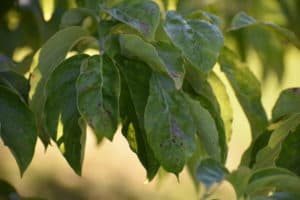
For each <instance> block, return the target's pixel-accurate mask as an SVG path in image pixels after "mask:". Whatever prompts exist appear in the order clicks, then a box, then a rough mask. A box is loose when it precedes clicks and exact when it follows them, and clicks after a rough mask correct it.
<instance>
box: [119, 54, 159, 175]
mask: <svg viewBox="0 0 300 200" xmlns="http://www.w3.org/2000/svg"><path fill="white" fill-rule="evenodd" d="M118 64H119V68H120V71H121V72H122V73H121V74H122V80H123V83H122V90H121V91H122V92H121V97H120V107H121V108H120V113H121V118H122V125H123V128H122V132H123V135H124V136H125V137H126V138H127V140H128V143H129V145H130V147H131V149H132V150H133V151H134V152H135V153H136V154H137V156H138V158H139V160H140V161H141V163H142V164H143V166H144V167H145V169H146V171H147V178H148V180H152V179H153V178H154V176H155V175H156V173H157V171H158V169H159V166H160V165H159V163H158V161H157V159H156V158H155V156H154V153H153V150H152V149H151V147H150V145H149V142H148V140H147V135H146V132H145V127H144V113H145V107H146V103H147V99H148V96H149V80H150V77H151V70H150V69H149V67H148V66H146V65H145V64H144V63H142V62H140V61H134V60H129V59H126V58H123V57H121V58H119V59H118ZM137 74H139V75H138V76H137Z"/></svg>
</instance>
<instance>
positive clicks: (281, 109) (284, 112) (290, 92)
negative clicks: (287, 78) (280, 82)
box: [272, 88, 300, 122]
mask: <svg viewBox="0 0 300 200" xmlns="http://www.w3.org/2000/svg"><path fill="white" fill-rule="evenodd" d="M297 112H300V88H289V89H285V90H283V91H282V92H281V94H280V96H279V98H278V99H277V101H276V103H275V105H274V107H273V110H272V121H273V122H276V121H278V120H280V119H281V118H283V117H287V116H289V115H291V114H293V113H297Z"/></svg>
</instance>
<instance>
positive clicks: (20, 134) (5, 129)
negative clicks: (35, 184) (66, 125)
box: [0, 86, 37, 175]
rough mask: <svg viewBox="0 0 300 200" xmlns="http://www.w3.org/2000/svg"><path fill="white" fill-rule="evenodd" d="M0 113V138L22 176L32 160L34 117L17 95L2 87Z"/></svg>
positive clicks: (0, 88)
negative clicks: (12, 156)
mask: <svg viewBox="0 0 300 200" xmlns="http://www.w3.org/2000/svg"><path fill="white" fill-rule="evenodd" d="M0 113H1V114H0V136H1V138H2V140H3V142H4V144H5V145H6V146H8V148H9V149H10V151H11V152H12V154H13V155H14V157H15V159H16V161H17V163H18V166H19V169H20V172H21V175H23V173H24V171H25V170H26V169H27V167H28V165H29V164H30V162H31V160H32V157H33V154H34V150H35V144H36V140H37V129H36V124H35V120H34V116H33V114H32V112H31V111H30V110H29V108H28V107H27V105H25V103H24V101H22V100H21V98H20V97H19V96H18V95H16V94H15V93H14V92H12V91H11V90H9V89H7V88H4V87H2V86H0Z"/></svg>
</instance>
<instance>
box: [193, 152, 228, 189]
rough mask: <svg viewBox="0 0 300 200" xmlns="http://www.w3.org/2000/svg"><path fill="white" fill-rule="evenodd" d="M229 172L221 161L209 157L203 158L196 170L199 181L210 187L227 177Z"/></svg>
mask: <svg viewBox="0 0 300 200" xmlns="http://www.w3.org/2000/svg"><path fill="white" fill-rule="evenodd" d="M227 173H228V171H227V169H226V168H224V167H223V166H222V165H221V164H220V163H219V162H217V161H215V160H213V159H210V158H207V159H203V160H201V162H200V164H199V166H198V168H197V170H196V177H197V179H198V181H199V182H200V183H202V184H204V185H205V187H206V188H207V189H208V188H210V187H211V186H212V185H214V184H219V183H221V182H222V181H223V180H224V179H225V176H226V174H227Z"/></svg>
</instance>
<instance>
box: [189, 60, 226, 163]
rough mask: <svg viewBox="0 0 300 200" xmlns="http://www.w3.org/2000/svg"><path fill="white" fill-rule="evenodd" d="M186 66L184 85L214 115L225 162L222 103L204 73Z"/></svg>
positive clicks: (222, 158) (222, 157)
mask: <svg viewBox="0 0 300 200" xmlns="http://www.w3.org/2000/svg"><path fill="white" fill-rule="evenodd" d="M185 68H186V71H187V73H186V79H187V81H186V83H185V85H184V89H185V91H186V92H188V93H189V94H191V95H193V96H195V98H196V99H197V100H198V101H200V103H201V105H202V106H203V107H204V108H205V109H206V110H207V111H209V113H210V115H211V116H212V117H213V119H214V121H215V124H216V127H217V130H218V134H219V136H218V138H219V145H220V148H221V160H222V163H224V162H225V160H226V157H227V142H226V135H225V134H226V133H225V127H224V122H223V119H222V116H221V110H220V105H219V102H218V100H217V97H216V95H215V94H214V91H213V89H212V87H211V85H210V84H209V83H208V81H207V80H206V77H205V76H204V75H203V74H202V73H200V72H199V71H197V70H195V69H194V68H193V67H191V66H190V65H189V64H188V63H186V64H185ZM191 88H192V89H191ZM191 90H192V91H191ZM193 93H194V94H193Z"/></svg>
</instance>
